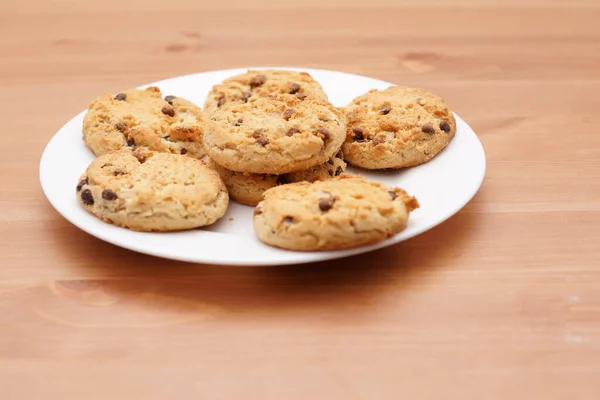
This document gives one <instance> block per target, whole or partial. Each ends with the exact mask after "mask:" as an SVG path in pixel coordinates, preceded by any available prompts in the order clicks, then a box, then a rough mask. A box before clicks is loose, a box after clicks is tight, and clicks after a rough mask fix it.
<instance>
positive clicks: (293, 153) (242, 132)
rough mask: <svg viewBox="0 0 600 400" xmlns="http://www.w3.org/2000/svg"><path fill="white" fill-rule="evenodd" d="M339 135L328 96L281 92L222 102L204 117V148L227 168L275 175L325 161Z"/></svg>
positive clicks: (341, 120) (338, 115) (337, 115)
mask: <svg viewBox="0 0 600 400" xmlns="http://www.w3.org/2000/svg"><path fill="white" fill-rule="evenodd" d="M345 135H346V118H345V116H344V115H343V113H342V112H341V111H340V110H339V109H337V108H336V107H334V106H333V105H331V104H330V103H329V102H326V101H323V100H319V99H316V98H312V97H306V98H305V99H304V100H300V99H299V98H297V97H296V96H294V95H290V94H283V95H279V96H276V97H259V98H255V99H250V100H249V101H248V102H247V103H229V104H225V105H223V106H222V107H221V108H219V109H218V110H217V111H216V112H215V113H214V114H212V116H211V117H209V118H208V119H207V121H206V126H205V132H204V148H205V149H206V152H207V153H208V155H209V156H210V158H212V159H214V160H215V162H216V163H217V164H219V165H221V166H223V167H225V168H227V169H229V170H232V171H236V172H249V173H253V174H278V175H280V174H285V173H288V172H294V171H300V170H302V169H307V168H310V167H313V166H315V165H319V164H322V163H324V162H326V161H327V160H328V159H329V158H330V157H331V156H333V155H334V154H335V153H336V152H337V151H338V150H339V148H340V146H341V145H342V143H343V141H344V138H345Z"/></svg>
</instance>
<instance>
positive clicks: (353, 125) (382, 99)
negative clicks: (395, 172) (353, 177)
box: [342, 86, 456, 169]
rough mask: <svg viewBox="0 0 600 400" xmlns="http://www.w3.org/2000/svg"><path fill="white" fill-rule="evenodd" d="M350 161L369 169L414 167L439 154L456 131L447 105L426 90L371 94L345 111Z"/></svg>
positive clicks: (345, 147) (399, 89)
mask: <svg viewBox="0 0 600 400" xmlns="http://www.w3.org/2000/svg"><path fill="white" fill-rule="evenodd" d="M344 112H345V113H346V116H347V119H348V124H347V127H346V130H347V133H346V141H345V142H344V145H343V147H342V149H343V150H344V156H345V158H346V161H347V162H349V163H350V164H353V165H356V166H359V167H362V168H367V169H385V168H401V167H411V166H414V165H419V164H422V163H424V162H426V161H429V160H430V159H432V158H433V157H434V156H435V155H436V154H438V153H439V152H440V151H442V149H443V148H444V147H446V145H448V143H449V142H450V140H452V138H453V137H454V134H455V132H456V121H455V120H454V115H453V114H452V112H451V111H450V109H449V108H448V106H447V105H446V102H445V101H444V100H443V99H442V98H441V97H439V96H436V95H434V94H432V93H430V92H428V91H426V90H424V89H416V88H408V87H402V86H394V87H390V88H388V89H386V90H382V91H379V90H371V91H369V92H368V93H367V94H365V95H362V96H359V97H357V98H356V99H354V100H353V101H352V103H350V104H349V105H348V106H346V107H345V108H344Z"/></svg>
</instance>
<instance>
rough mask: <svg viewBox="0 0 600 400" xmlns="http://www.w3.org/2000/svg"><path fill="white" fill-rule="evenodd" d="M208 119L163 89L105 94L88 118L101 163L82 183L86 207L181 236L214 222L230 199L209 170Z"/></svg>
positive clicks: (88, 140)
mask: <svg viewBox="0 0 600 400" xmlns="http://www.w3.org/2000/svg"><path fill="white" fill-rule="evenodd" d="M203 130H204V119H203V113H202V111H201V110H200V108H199V107H197V106H195V105H194V104H192V103H190V102H189V101H187V100H184V99H181V98H179V97H175V96H173V95H167V96H165V97H164V98H163V97H162V93H161V92H160V90H159V89H158V88H156V87H150V88H147V89H145V90H129V91H126V92H122V93H118V94H116V95H102V96H100V97H99V98H97V99H96V100H95V101H94V102H93V103H92V104H91V105H90V108H89V110H88V112H87V114H86V115H85V118H84V120H83V140H84V142H85V144H86V145H87V147H88V148H89V149H90V150H91V151H92V152H94V154H95V155H96V156H98V158H96V159H95V160H94V161H93V162H92V163H91V164H90V166H89V167H88V168H87V170H86V172H85V173H84V174H83V175H82V176H81V179H80V181H79V183H78V184H77V188H76V191H77V194H78V196H77V197H78V199H79V202H80V203H81V205H82V206H83V207H84V208H85V209H86V210H88V211H89V212H91V213H92V214H94V215H96V216H97V217H99V218H101V219H102V220H104V221H106V222H109V223H112V224H115V225H118V226H122V227H124V228H129V229H133V230H137V231H161V232H166V231H175V230H182V229H193V228H197V227H201V226H206V225H210V224H212V223H214V222H215V221H217V220H218V219H219V218H221V217H222V216H223V215H225V212H226V211H227V207H228V204H229V196H228V193H227V189H226V188H225V185H224V184H223V181H222V180H221V178H220V177H219V174H218V173H217V172H216V171H215V170H213V169H212V168H209V167H207V166H206V165H205V164H204V163H203V162H202V161H201V160H200V158H201V157H203V156H204V154H205V152H204V145H203V144H202V132H203Z"/></svg>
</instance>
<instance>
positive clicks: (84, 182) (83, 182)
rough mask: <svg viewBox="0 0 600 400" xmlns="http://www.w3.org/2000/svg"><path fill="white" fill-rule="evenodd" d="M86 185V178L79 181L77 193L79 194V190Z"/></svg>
mask: <svg viewBox="0 0 600 400" xmlns="http://www.w3.org/2000/svg"><path fill="white" fill-rule="evenodd" d="M87 184H88V178H84V179H82V180H80V181H79V183H78V184H77V188H76V189H77V191H78V192H79V191H80V190H81V188H82V187H83V185H87Z"/></svg>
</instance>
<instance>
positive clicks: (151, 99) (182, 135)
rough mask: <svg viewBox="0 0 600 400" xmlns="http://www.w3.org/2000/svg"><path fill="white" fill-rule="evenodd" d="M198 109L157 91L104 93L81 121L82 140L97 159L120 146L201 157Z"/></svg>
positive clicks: (153, 89)
mask: <svg viewBox="0 0 600 400" xmlns="http://www.w3.org/2000/svg"><path fill="white" fill-rule="evenodd" d="M203 130H204V119H203V114H202V110H200V108H198V107H197V106H195V105H194V104H192V103H190V102H189V101H187V100H184V99H182V98H180V97H175V96H165V98H164V99H163V98H162V94H161V92H160V89H159V88H157V87H149V88H147V89H144V90H139V89H133V90H128V91H125V92H123V93H119V94H117V95H114V96H113V95H109V94H104V95H102V96H100V97H98V98H97V99H96V100H94V101H93V102H92V104H91V105H90V107H89V109H88V111H87V113H86V115H85V117H84V119H83V140H84V142H85V144H86V145H87V147H88V148H89V149H90V150H92V151H93V152H94V154H96V155H97V156H99V155H102V154H106V153H110V152H111V151H115V150H119V149H121V148H123V147H136V146H144V147H148V148H149V149H152V150H155V151H160V152H163V153H174V154H187V155H189V156H192V157H196V158H200V157H202V156H203V155H204V148H203V146H202V134H203Z"/></svg>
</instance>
